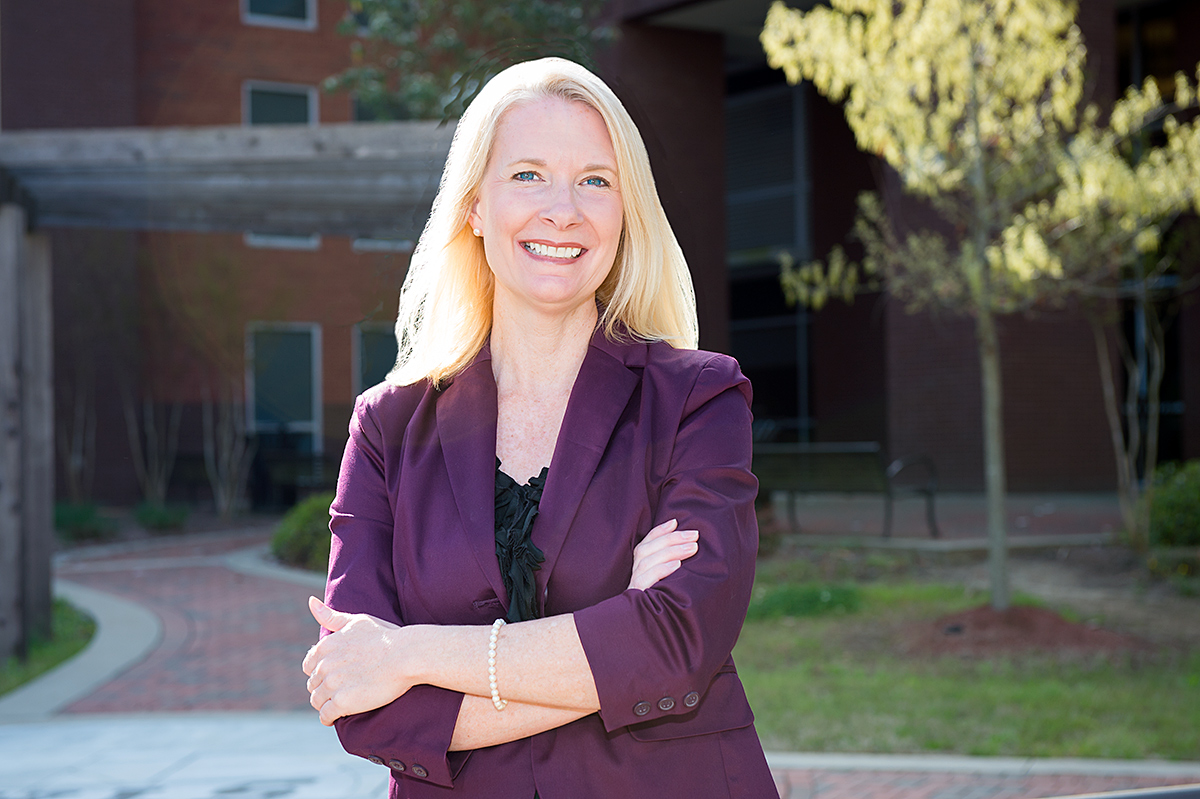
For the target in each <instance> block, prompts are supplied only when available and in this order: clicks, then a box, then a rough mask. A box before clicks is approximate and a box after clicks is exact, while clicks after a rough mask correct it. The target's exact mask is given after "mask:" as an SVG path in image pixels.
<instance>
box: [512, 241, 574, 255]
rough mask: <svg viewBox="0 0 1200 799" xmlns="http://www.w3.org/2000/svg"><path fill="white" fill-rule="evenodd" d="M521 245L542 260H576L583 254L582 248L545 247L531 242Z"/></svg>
mask: <svg viewBox="0 0 1200 799" xmlns="http://www.w3.org/2000/svg"><path fill="white" fill-rule="evenodd" d="M523 244H524V247H525V249H527V250H529V251H530V252H531V253H533V254H534V255H540V256H542V257H544V258H578V257H579V254H580V253H581V252H583V248H582V247H547V246H546V245H545V244H538V243H537V242H533V241H526V242H524V243H523Z"/></svg>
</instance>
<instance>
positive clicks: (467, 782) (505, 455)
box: [304, 59, 775, 799]
mask: <svg viewBox="0 0 1200 799" xmlns="http://www.w3.org/2000/svg"><path fill="white" fill-rule="evenodd" d="M396 335H397V338H398V341H399V345H400V357H399V361H398V363H397V366H396V368H395V369H394V370H393V372H392V373H391V375H390V376H389V381H388V383H386V384H384V385H381V386H379V387H377V388H375V389H372V390H371V391H368V392H366V393H365V394H364V395H363V396H362V397H361V398H360V399H359V401H358V403H357V405H356V407H355V411H354V417H353V420H352V422H351V426H350V440H349V442H348V443H347V446H346V453H345V456H344V458H343V461H342V471H341V475H340V478H339V481H338V492H337V498H336V500H335V501H334V503H333V506H332V508H331V514H332V517H333V518H332V522H331V528H332V531H333V550H332V555H331V558H330V570H329V583H328V588H327V590H326V597H325V602H324V603H321V602H319V601H318V600H316V599H313V600H312V601H311V603H310V604H311V606H312V611H313V615H314V616H315V617H316V619H317V620H318V621H319V622H320V623H321V625H322V626H323V627H324V628H326V629H327V630H328V631H330V633H329V634H328V635H326V636H325V637H323V638H322V640H321V641H320V643H318V644H317V646H315V647H314V648H313V649H312V651H310V653H309V655H308V656H307V657H306V658H305V661H304V670H305V673H306V674H308V675H309V681H308V689H309V691H310V693H311V701H312V705H313V707H314V708H316V709H317V710H318V711H319V712H320V715H321V721H322V722H323V723H325V724H335V725H336V727H337V730H338V734H339V736H340V737H341V740H342V743H343V745H344V746H345V747H346V749H347V750H348V751H350V752H352V753H354V754H357V755H360V756H363V757H366V758H368V759H370V760H372V761H373V762H376V763H379V764H381V765H383V766H385V767H388V768H390V769H391V778H392V789H391V796H392V797H432V796H443V795H446V790H447V789H450V788H452V789H453V793H452V794H451V795H454V796H463V797H488V799H508V798H509V797H511V798H512V799H531V797H535V796H540V797H541V799H559V797H563V798H564V799H583V798H585V797H621V798H622V799H626V798H633V797H646V798H647V799H650V798H651V797H653V799H661V798H662V797H689V799H691V798H693V797H756V798H757V797H767V796H774V795H775V788H774V784H773V781H772V779H771V776H770V773H769V771H768V770H767V766H766V762H765V759H764V757H763V754H762V749H761V746H760V745H759V742H758V739H757V735H756V733H755V731H754V727H753V723H752V722H753V716H752V714H751V712H750V708H749V705H748V704H747V702H746V697H745V694H744V692H743V691H742V686H741V683H740V681H739V680H738V676H737V673H736V671H735V669H734V665H733V661H732V659H731V658H730V651H731V650H732V648H733V644H734V642H735V640H736V639H737V636H738V632H739V631H740V629H741V625H742V621H743V618H744V616H745V611H746V606H747V604H748V602H749V596H750V587H751V582H752V579H753V572H754V558H755V554H756V550H757V539H758V531H757V527H756V524H755V519H754V513H753V500H754V496H755V493H756V489H757V484H756V481H755V479H754V477H753V476H752V475H751V474H750V470H749V466H750V412H749V400H750V387H749V384H748V382H747V381H746V379H745V378H744V377H743V376H742V374H741V372H740V371H739V369H738V366H737V364H736V362H734V361H733V360H732V359H730V358H728V357H725V356H722V355H716V354H712V353H705V352H699V351H697V350H696V349H694V348H695V346H696V339H697V329H696V312H695V301H694V297H693V294H692V287H691V280H690V277H689V274H688V270H687V265H686V263H685V261H684V258H683V253H682V251H681V250H680V248H679V245H678V244H677V242H676V240H675V236H674V234H673V233H672V231H671V228H670V226H669V224H668V222H667V219H666V216H665V214H664V213H663V210H662V206H661V204H660V203H659V200H658V196H657V193H656V191H655V187H654V180H653V177H652V175H651V172H650V166H649V160H648V158H647V156H646V151H645V147H644V145H643V144H642V140H641V137H640V135H639V134H638V132H637V129H636V128H635V126H634V125H633V122H632V121H631V120H630V118H629V115H628V114H627V112H626V111H625V109H624V108H623V107H622V105H621V103H620V101H619V100H617V98H616V96H615V95H614V94H613V93H612V92H611V91H610V90H609V89H608V87H607V86H605V85H604V83H603V82H601V81H600V80H599V79H598V78H596V77H595V76H594V75H592V74H591V73H590V72H588V71H587V70H585V69H583V68H582V67H580V66H578V65H576V64H573V63H570V62H568V61H563V60H560V59H543V60H541V61H535V62H530V63H526V64H520V65H517V66H514V67H512V68H510V69H508V70H506V71H504V72H503V73H501V74H500V75H498V76H497V77H496V78H494V79H493V80H492V81H491V82H490V83H489V84H488V85H487V86H486V87H485V88H484V89H483V91H482V92H481V93H480V94H479V96H478V97H477V99H476V100H475V101H474V102H473V103H472V105H471V106H470V108H469V109H468V110H467V112H466V114H464V115H463V118H462V120H461V121H460V122H459V125H458V128H457V130H456V132H455V137H454V142H453V144H452V146H451V149H450V154H449V157H448V160H447V163H446V167H445V172H444V174H443V177H442V184H441V187H440V189H439V192H438V197H437V200H436V201H435V203H434V208H433V213H432V215H431V216H430V219H429V222H428V225H427V226H426V229H425V233H424V235H423V236H422V238H421V242H420V244H419V246H418V247H417V250H416V252H415V253H414V255H413V259H412V264H411V266H410V269H409V274H408V277H407V279H406V281H405V285H404V289H403V291H402V293H401V299H400V313H399V318H398V321H397V324H396Z"/></svg>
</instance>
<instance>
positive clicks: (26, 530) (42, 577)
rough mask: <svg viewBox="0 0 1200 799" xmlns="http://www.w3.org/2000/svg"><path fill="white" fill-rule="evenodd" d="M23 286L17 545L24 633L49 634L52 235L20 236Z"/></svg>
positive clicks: (51, 438)
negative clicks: (20, 564)
mask: <svg viewBox="0 0 1200 799" xmlns="http://www.w3.org/2000/svg"><path fill="white" fill-rule="evenodd" d="M23 238H24V245H25V246H24V247H23V248H22V252H21V261H20V264H19V272H20V273H19V275H18V281H19V282H20V284H21V322H20V324H21V331H20V332H21V371H20V379H21V438H22V442H21V479H22V487H21V545H22V562H23V566H22V568H23V570H24V582H23V585H22V592H21V593H22V597H21V603H22V610H23V612H24V619H23V629H24V631H25V635H26V636H28V635H44V636H46V637H49V635H50V633H51V625H50V620H51V609H52V608H51V604H52V601H53V594H52V587H51V581H50V562H51V559H52V558H53V556H54V373H53V357H54V346H53V340H52V331H53V327H54V321H53V319H54V313H53V306H52V304H51V288H50V287H51V262H50V238H49V236H48V235H46V234H45V233H29V234H26V235H25V236H24V237H23Z"/></svg>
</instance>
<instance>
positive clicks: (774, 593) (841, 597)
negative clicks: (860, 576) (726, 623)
mask: <svg viewBox="0 0 1200 799" xmlns="http://www.w3.org/2000/svg"><path fill="white" fill-rule="evenodd" d="M861 604H862V596H861V595H860V593H859V590H858V587H857V586H853V585H829V586H825V585H775V586H756V587H755V589H754V593H753V594H751V596H750V608H749V610H747V611H746V619H747V620H748V621H757V620H762V619H777V618H779V617H781V616H820V615H822V614H825V613H853V612H854V611H856V610H858V608H859V606H860V605H861Z"/></svg>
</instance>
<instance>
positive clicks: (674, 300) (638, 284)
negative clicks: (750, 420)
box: [388, 58, 699, 385]
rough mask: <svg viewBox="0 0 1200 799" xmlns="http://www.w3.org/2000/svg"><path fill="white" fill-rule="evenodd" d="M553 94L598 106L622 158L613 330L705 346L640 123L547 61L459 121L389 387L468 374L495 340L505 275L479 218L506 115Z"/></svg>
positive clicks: (588, 76) (608, 285)
mask: <svg viewBox="0 0 1200 799" xmlns="http://www.w3.org/2000/svg"><path fill="white" fill-rule="evenodd" d="M545 97H558V98H561V99H564V100H569V101H573V102H581V103H584V104H586V105H588V106H590V107H591V108H593V109H595V110H596V111H597V112H598V113H599V114H600V116H601V117H602V118H603V119H604V124H605V126H606V127H607V128H608V135H609V138H611V139H612V145H613V150H614V152H615V153H616V157H617V173H618V175H617V176H618V178H619V179H620V182H621V202H622V210H623V214H624V220H623V226H622V231H621V241H620V243H619V245H618V247H617V254H616V258H615V260H614V263H613V268H612V270H611V271H610V272H609V274H608V277H607V278H606V279H605V281H604V283H603V284H601V286H600V288H599V289H598V290H597V292H596V296H597V299H598V300H599V302H600V306H601V316H600V324H601V325H602V326H603V327H604V332H605V334H606V335H607V336H608V337H609V338H612V339H617V338H619V337H621V336H623V335H628V336H630V337H633V338H635V339H639V340H644V341H665V342H667V343H669V344H671V345H672V346H674V347H680V348H688V349H694V348H695V347H696V344H697V338H698V336H699V331H698V324H697V321H696V296H695V293H694V291H693V288H692V278H691V274H690V273H689V272H688V267H687V261H686V260H685V259H684V257H683V250H682V249H680V247H679V242H678V241H676V239H675V234H674V232H673V231H672V230H671V226H670V223H669V222H668V221H667V215H666V213H665V212H664V211H663V207H662V203H661V202H659V199H658V192H657V190H656V189H655V186H654V176H653V175H652V174H651V172H650V159H649V157H648V156H647V155H646V147H645V144H644V143H643V142H642V137H641V135H640V134H639V133H638V130H637V127H636V126H635V125H634V124H633V120H632V119H631V118H630V116H629V113H628V112H627V111H626V110H625V107H624V106H623V105H621V101H620V100H618V99H617V96H616V95H615V94H613V92H612V90H611V89H609V88H608V86H606V85H605V84H604V82H603V81H601V80H600V79H599V78H597V77H596V76H595V75H593V74H592V73H591V72H589V71H588V70H586V69H584V68H583V67H581V66H579V65H578V64H575V63H573V62H571V61H567V60H564V59H561V58H543V59H540V60H537V61H528V62H525V63H522V64H517V65H515V66H512V67H509V68H508V69H506V70H504V71H503V72H501V73H500V74H499V75H497V76H496V77H494V78H492V80H491V81H489V82H488V84H487V85H486V86H485V87H484V88H483V89H482V90H481V91H480V92H479V95H478V96H477V97H476V98H475V100H474V101H473V102H472V103H471V105H470V107H468V108H467V111H466V113H464V114H463V116H462V119H460V120H459V122H458V127H457V128H456V129H455V131H454V139H453V141H452V142H451V144H450V153H449V155H448V156H447V158H446V166H445V169H444V170H443V172H442V180H441V184H440V185H439V187H438V193H437V197H436V198H435V199H434V201H433V211H432V213H430V215H429V221H428V222H427V223H426V225H425V230H424V232H423V233H422V234H421V240H420V242H419V243H418V245H417V248H416V250H415V251H414V252H413V255H412V259H411V260H410V262H409V266H408V275H407V276H406V277H405V279H404V286H403V288H402V289H401V291H400V311H399V314H398V315H397V318H396V340H397V342H398V344H399V355H398V358H397V362H396V366H395V368H393V369H392V371H391V373H390V374H389V375H388V380H389V382H391V383H394V384H396V385H408V384H410V383H416V382H417V381H419V380H424V379H428V380H430V381H431V382H433V384H434V385H440V384H441V383H443V382H444V381H445V380H447V379H449V378H451V377H453V376H454V375H455V374H457V373H458V372H459V371H461V370H462V369H464V368H466V366H467V365H468V364H469V363H470V362H471V360H472V359H473V358H474V357H475V356H476V355H477V354H478V353H479V350H480V349H481V348H482V347H483V344H484V342H485V341H486V340H487V337H488V334H489V333H490V332H491V326H492V290H493V285H492V279H493V278H492V273H491V270H490V269H489V268H488V264H487V260H486V258H485V257H484V251H483V241H482V239H480V238H478V237H476V236H475V235H474V234H473V233H472V231H471V229H470V224H469V223H468V221H467V218H468V215H469V214H470V212H471V207H472V205H473V204H474V202H475V199H476V196H477V194H478V191H479V186H480V184H481V183H482V181H483V177H484V172H485V170H486V168H487V164H488V159H489V158H490V157H491V153H492V147H493V143H494V141H495V137H496V128H497V126H498V125H499V122H500V119H501V117H503V116H504V114H505V112H507V111H508V110H509V109H510V108H512V107H513V106H515V105H517V104H518V103H524V102H530V101H533V100H538V99H542V98H545Z"/></svg>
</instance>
